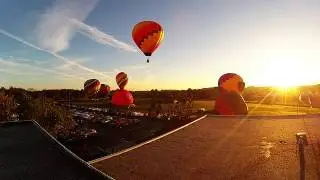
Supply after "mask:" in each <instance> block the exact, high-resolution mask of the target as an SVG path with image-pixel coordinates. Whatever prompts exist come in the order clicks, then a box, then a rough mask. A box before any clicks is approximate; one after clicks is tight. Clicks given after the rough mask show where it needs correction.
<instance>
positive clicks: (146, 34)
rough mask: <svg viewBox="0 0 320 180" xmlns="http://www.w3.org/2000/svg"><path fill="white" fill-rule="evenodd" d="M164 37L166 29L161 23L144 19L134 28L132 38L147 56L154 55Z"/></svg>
mask: <svg viewBox="0 0 320 180" xmlns="http://www.w3.org/2000/svg"><path fill="white" fill-rule="evenodd" d="M163 37H164V31H163V29H162V27H161V25H160V24H158V23H157V22H154V21H142V22H140V23H138V24H136V25H135V26H134V28H133V30H132V38H133V40H134V42H135V43H136V45H137V46H138V48H139V49H140V50H141V51H142V53H143V54H144V55H145V56H151V55H152V53H153V52H154V51H155V50H156V49H157V48H158V47H159V45H160V43H161V41H162V39H163ZM147 62H149V59H148V60H147Z"/></svg>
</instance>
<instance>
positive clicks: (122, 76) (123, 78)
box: [116, 72, 128, 89]
mask: <svg viewBox="0 0 320 180" xmlns="http://www.w3.org/2000/svg"><path fill="white" fill-rule="evenodd" d="M116 81H117V84H118V86H119V88H120V89H124V87H125V86H126V85H127V84H128V75H127V74H126V73H124V72H120V73H118V74H117V76H116Z"/></svg>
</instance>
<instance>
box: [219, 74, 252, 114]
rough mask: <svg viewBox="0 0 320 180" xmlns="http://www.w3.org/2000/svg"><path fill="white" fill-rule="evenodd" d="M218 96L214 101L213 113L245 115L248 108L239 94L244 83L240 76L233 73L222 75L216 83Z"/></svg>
mask: <svg viewBox="0 0 320 180" xmlns="http://www.w3.org/2000/svg"><path fill="white" fill-rule="evenodd" d="M218 87H219V94H218V96H217V97H216V101H215V108H214V109H215V111H216V113H217V114H219V115H246V114H248V106H247V104H246V102H245V101H244V99H243V97H242V95H241V92H242V91H243V90H244V87H245V83H244V82H243V79H242V78H241V76H239V75H237V74H235V73H227V74H224V75H222V76H221V77H220V78H219V81H218Z"/></svg>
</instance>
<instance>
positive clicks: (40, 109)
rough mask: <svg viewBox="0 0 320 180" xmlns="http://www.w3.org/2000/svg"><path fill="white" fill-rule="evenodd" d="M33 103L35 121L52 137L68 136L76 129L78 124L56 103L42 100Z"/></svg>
mask: <svg viewBox="0 0 320 180" xmlns="http://www.w3.org/2000/svg"><path fill="white" fill-rule="evenodd" d="M33 102H34V103H33V104H34V108H33V119H34V120H36V121H37V122H38V123H39V124H40V125H41V126H42V127H43V128H45V129H46V130H47V131H48V132H49V133H50V134H51V135H53V136H56V137H57V136H58V135H59V136H68V135H69V134H70V132H71V131H72V130H73V129H74V128H75V125H76V122H75V121H74V119H73V117H72V115H71V114H70V113H69V112H68V111H66V110H64V109H63V108H62V107H59V106H57V105H56V104H55V103H54V101H52V100H47V99H43V98H40V99H36V100H34V101H33Z"/></svg>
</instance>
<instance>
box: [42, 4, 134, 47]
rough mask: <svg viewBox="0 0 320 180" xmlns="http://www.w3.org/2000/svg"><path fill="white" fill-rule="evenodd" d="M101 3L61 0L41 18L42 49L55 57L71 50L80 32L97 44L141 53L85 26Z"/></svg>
mask: <svg viewBox="0 0 320 180" xmlns="http://www.w3.org/2000/svg"><path fill="white" fill-rule="evenodd" d="M98 1H99V0H57V1H56V2H55V3H54V4H53V6H52V7H50V8H48V9H47V10H46V11H45V12H44V14H42V15H41V18H40V21H39V22H38V24H37V27H36V34H37V39H38V44H39V46H40V47H42V48H44V49H48V50H50V51H52V52H55V53H58V52H61V51H63V50H65V49H68V47H69V42H70V40H71V39H72V38H73V36H74V35H75V33H76V32H79V33H81V34H83V35H85V36H87V37H89V38H90V39H92V40H94V41H95V42H97V43H100V44H103V45H108V46H112V47H116V48H119V49H122V50H125V51H130V52H137V50H136V49H135V48H134V47H133V46H131V45H129V44H127V43H125V42H122V41H120V40H118V39H116V38H115V37H114V36H111V35H109V34H106V33H104V32H102V31H101V30H99V29H97V28H96V27H92V26H89V25H87V24H85V23H84V22H83V21H84V20H85V19H86V18H87V16H88V15H89V14H90V12H91V11H92V10H93V9H94V8H95V6H96V5H97V3H98Z"/></svg>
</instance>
